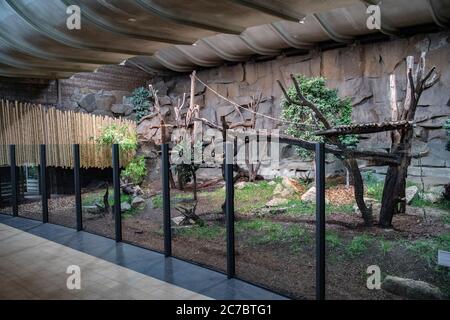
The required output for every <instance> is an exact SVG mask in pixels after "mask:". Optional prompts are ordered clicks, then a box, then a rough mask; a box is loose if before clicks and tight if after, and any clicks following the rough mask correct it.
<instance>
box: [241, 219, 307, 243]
mask: <svg viewBox="0 0 450 320" xmlns="http://www.w3.org/2000/svg"><path fill="white" fill-rule="evenodd" d="M249 231H252V232H251V233H250V237H249V239H248V243H249V244H252V245H266V244H267V245H270V244H283V243H284V244H289V245H290V249H292V250H294V251H298V250H299V249H300V247H299V245H300V243H301V242H304V243H309V242H310V241H311V235H310V234H309V233H308V232H307V230H305V229H304V228H302V227H301V226H299V225H296V224H286V225H285V224H281V223H276V222H272V221H269V220H265V219H252V220H241V221H238V222H236V233H237V234H248V233H249Z"/></svg>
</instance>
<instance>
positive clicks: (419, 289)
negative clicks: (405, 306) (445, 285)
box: [381, 276, 445, 300]
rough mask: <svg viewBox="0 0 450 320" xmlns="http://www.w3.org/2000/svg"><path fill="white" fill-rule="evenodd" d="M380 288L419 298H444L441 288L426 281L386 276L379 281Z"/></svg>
mask: <svg viewBox="0 0 450 320" xmlns="http://www.w3.org/2000/svg"><path fill="white" fill-rule="evenodd" d="M381 288H382V289H383V290H384V291H386V292H389V293H392V294H395V295H398V296H401V297H404V298H408V299H419V300H431V299H433V300H440V299H444V298H445V297H444V294H443V293H442V292H441V290H440V289H439V288H437V287H435V286H433V285H431V284H429V283H427V282H424V281H418V280H412V279H406V278H400V277H394V276H387V277H386V278H385V279H384V281H383V282H382V283H381Z"/></svg>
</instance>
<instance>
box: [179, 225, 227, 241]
mask: <svg viewBox="0 0 450 320" xmlns="http://www.w3.org/2000/svg"><path fill="white" fill-rule="evenodd" d="M177 233H178V234H179V235H182V236H187V237H195V238H197V239H205V240H212V239H215V238H218V237H220V236H223V235H225V228H223V227H220V226H193V227H186V228H179V229H178V230H177Z"/></svg>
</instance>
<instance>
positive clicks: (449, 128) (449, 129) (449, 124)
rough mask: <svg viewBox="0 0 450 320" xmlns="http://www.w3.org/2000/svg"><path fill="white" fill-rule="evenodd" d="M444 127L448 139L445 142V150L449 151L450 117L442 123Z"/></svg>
mask: <svg viewBox="0 0 450 320" xmlns="http://www.w3.org/2000/svg"><path fill="white" fill-rule="evenodd" d="M444 129H445V130H447V136H448V139H449V141H448V142H447V150H449V151H450V117H449V118H448V119H447V121H445V123H444Z"/></svg>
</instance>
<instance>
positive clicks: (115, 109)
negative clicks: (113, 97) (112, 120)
mask: <svg viewBox="0 0 450 320" xmlns="http://www.w3.org/2000/svg"><path fill="white" fill-rule="evenodd" d="M127 109H128V106H127V105H125V104H113V106H112V107H111V112H112V113H114V114H117V115H119V116H122V115H125V112H126V111H127Z"/></svg>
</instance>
